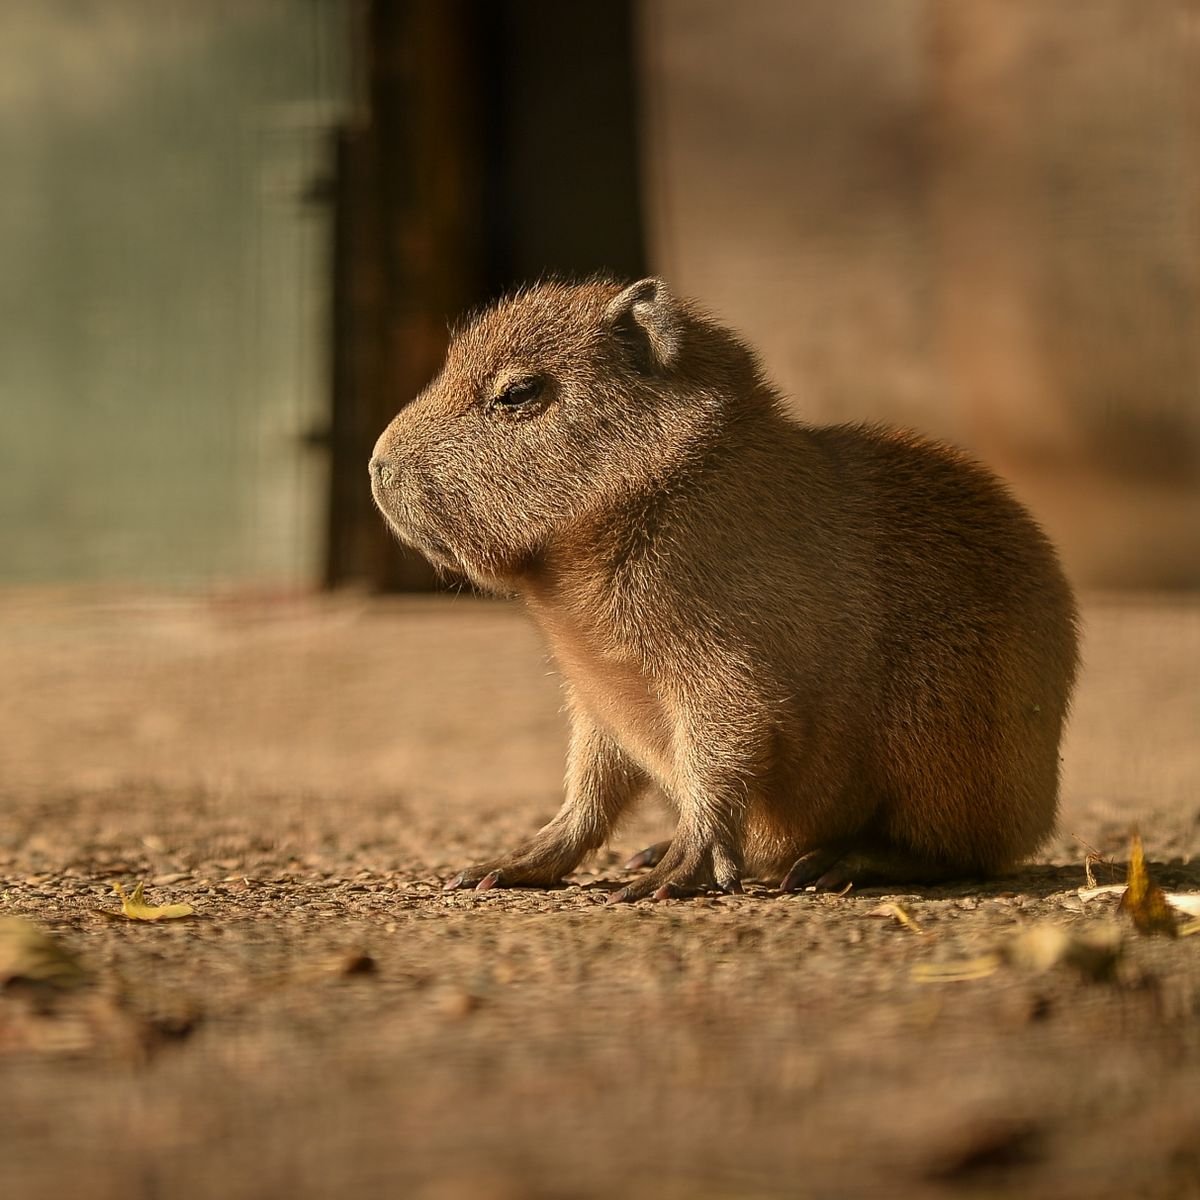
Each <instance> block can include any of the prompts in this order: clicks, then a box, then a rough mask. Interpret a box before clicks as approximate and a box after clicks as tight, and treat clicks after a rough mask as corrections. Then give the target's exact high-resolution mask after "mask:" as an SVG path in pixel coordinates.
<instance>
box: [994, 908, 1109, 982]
mask: <svg viewBox="0 0 1200 1200" xmlns="http://www.w3.org/2000/svg"><path fill="white" fill-rule="evenodd" d="M1001 953H1002V954H1003V956H1004V959H1005V961H1006V962H1008V963H1010V964H1011V965H1012V966H1015V967H1023V968H1025V969H1027V970H1032V971H1048V970H1050V968H1052V967H1057V966H1058V965H1059V964H1060V963H1061V964H1063V965H1065V966H1069V967H1074V968H1075V969H1076V970H1077V971H1078V972H1079V973H1080V974H1081V975H1084V976H1085V977H1087V978H1088V979H1108V978H1109V977H1111V975H1112V973H1113V970H1114V969H1115V968H1116V965H1117V959H1118V958H1120V956H1121V930H1120V928H1119V927H1118V926H1117V925H1114V924H1112V923H1110V922H1105V923H1103V924H1098V925H1094V926H1092V927H1091V928H1090V929H1086V930H1084V931H1082V932H1075V931H1074V930H1071V929H1064V928H1063V927H1062V926H1061V925H1055V924H1052V923H1051V922H1049V921H1045V922H1042V923H1040V924H1037V925H1034V926H1032V927H1031V928H1029V929H1025V930H1022V931H1021V932H1020V933H1018V934H1017V935H1016V936H1015V937H1014V938H1013V939H1012V940H1011V941H1009V942H1008V943H1007V944H1006V945H1005V946H1004V947H1003V948H1002V950H1001Z"/></svg>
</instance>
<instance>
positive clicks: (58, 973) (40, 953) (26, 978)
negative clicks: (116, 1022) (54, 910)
mask: <svg viewBox="0 0 1200 1200" xmlns="http://www.w3.org/2000/svg"><path fill="white" fill-rule="evenodd" d="M17 982H21V983H30V984H37V985H44V986H47V987H52V988H61V989H63V990H64V991H65V990H68V989H70V988H75V987H79V986H80V985H81V984H83V983H86V982H87V972H86V971H85V970H84V968H83V965H82V964H81V963H80V961H79V959H78V958H76V956H75V954H74V953H73V952H72V951H71V950H70V949H68V948H67V947H66V946H64V945H63V944H62V943H61V942H60V941H59V940H58V939H57V938H55V937H53V936H52V935H51V934H49V933H47V932H46V931H45V930H44V929H42V928H40V927H39V926H37V925H35V924H34V923H33V922H32V921H27V920H25V919H24V918H23V917H0V987H7V986H9V985H10V984H12V983H17Z"/></svg>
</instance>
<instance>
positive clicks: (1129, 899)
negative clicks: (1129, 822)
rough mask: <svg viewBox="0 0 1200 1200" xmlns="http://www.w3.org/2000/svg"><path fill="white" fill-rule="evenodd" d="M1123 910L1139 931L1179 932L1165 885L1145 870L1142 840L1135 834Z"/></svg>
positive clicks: (1177, 933)
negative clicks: (1162, 885)
mask: <svg viewBox="0 0 1200 1200" xmlns="http://www.w3.org/2000/svg"><path fill="white" fill-rule="evenodd" d="M1121 909H1122V911H1123V912H1127V913H1128V914H1129V915H1130V917H1131V918H1132V919H1133V923H1134V926H1135V927H1136V928H1137V930H1138V932H1139V933H1146V934H1155V933H1164V934H1166V935H1167V937H1177V936H1178V935H1179V928H1178V926H1177V924H1176V922H1175V914H1174V913H1173V912H1172V911H1171V906H1170V905H1169V904H1168V903H1167V898H1166V896H1164V895H1163V891H1162V888H1160V887H1159V886H1158V884H1156V883H1155V882H1154V881H1153V880H1152V879H1151V878H1150V874H1149V872H1148V871H1147V870H1146V856H1145V853H1144V851H1143V850H1142V839H1141V836H1140V835H1139V834H1136V833H1135V834H1134V835H1133V843H1132V844H1131V846H1130V848H1129V872H1128V875H1127V876H1126V880H1125V894H1124V895H1123V896H1122V897H1121Z"/></svg>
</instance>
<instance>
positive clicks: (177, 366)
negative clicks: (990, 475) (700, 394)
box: [0, 0, 1200, 588]
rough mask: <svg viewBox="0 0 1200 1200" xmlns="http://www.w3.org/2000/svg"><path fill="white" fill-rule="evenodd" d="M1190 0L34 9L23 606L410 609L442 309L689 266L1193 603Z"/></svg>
mask: <svg viewBox="0 0 1200 1200" xmlns="http://www.w3.org/2000/svg"><path fill="white" fill-rule="evenodd" d="M1198 134H1200V5H1198V4H1197V3H1195V0H1088V3H1086V4H1078V3H1074V2H1069V0H1056V2H1051V3H1047V2H1045V0H967V2H964V0H862V2H861V3H855V4H845V3H841V2H839V0H803V2H797V0H751V2H748V3H745V4H739V5H730V4H728V3H723V2H721V0H578V2H576V3H571V4H561V3H559V4H555V3H550V2H549V0H237V2H234V0H227V2H226V0H206V3H204V4H195V3H187V2H184V0H8V3H6V4H5V5H3V6H0V155H2V160H3V164H4V178H5V186H4V188H3V190H2V191H0V263H3V271H2V273H0V317H2V319H0V582H31V581H64V580H103V581H116V582H128V583H142V584H155V585H160V584H171V585H185V586H188V585H197V584H199V585H205V586H208V585H213V584H227V583H239V584H256V585H257V584H264V583H267V584H273V585H277V584H284V585H289V586H310V585H313V584H318V583H322V582H324V583H330V584H345V583H360V584H365V585H368V586H372V587H386V588H422V587H427V586H430V584H431V579H430V576H429V574H428V572H427V571H426V570H425V568H424V567H423V565H422V564H421V563H420V562H419V561H418V560H415V559H413V558H412V557H411V556H407V555H405V554H404V553H402V552H401V551H400V550H399V549H398V548H397V547H395V545H394V544H393V543H391V542H390V540H389V539H388V537H387V534H386V533H385V531H384V530H383V527H382V522H380V521H379V520H378V518H377V517H376V516H375V514H374V513H373V512H372V511H371V506H370V499H369V495H368V493H367V488H366V473H365V469H364V464H365V461H366V457H367V454H368V452H369V449H370V446H371V444H372V442H373V441H374V438H375V435H376V434H377V433H378V431H379V429H380V428H382V425H383V424H384V423H385V422H386V420H387V419H388V418H389V417H390V415H391V413H393V412H394V411H395V409H396V408H397V407H399V405H400V404H401V403H403V402H404V400H405V399H407V398H409V397H410V396H411V395H412V394H414V393H415V391H416V390H418V389H419V388H420V386H421V385H422V384H423V383H424V382H425V380H427V379H428V378H429V377H430V375H431V374H432V373H433V372H434V371H435V370H436V368H437V364H438V361H439V359H440V356H441V354H442V352H443V349H444V344H445V338H446V325H447V322H448V320H450V319H451V318H453V317H454V316H456V315H458V314H460V313H461V312H462V311H463V310H464V309H466V308H469V307H471V306H473V305H475V304H478V303H480V302H483V301H485V300H486V299H488V298H490V297H492V296H494V295H496V294H498V293H499V292H501V291H503V290H504V289H505V288H507V287H510V286H512V285H513V284H514V283H517V282H520V281H521V280H524V279H528V278H531V277H535V276H537V275H539V274H543V273H546V272H548V271H556V272H561V273H588V272H592V271H596V270H608V271H611V272H613V273H616V274H618V275H622V276H630V275H636V274H637V273H639V272H642V271H644V270H654V271H659V272H662V273H664V274H666V275H667V276H668V277H670V278H671V279H672V280H673V282H674V283H675V285H676V287H677V289H678V290H680V291H681V292H684V293H690V294H693V295H695V296H697V297H699V298H700V299H702V301H703V302H704V303H706V304H707V305H708V306H709V307H711V308H712V309H713V310H714V311H716V312H718V313H719V314H721V315H722V316H724V317H725V318H726V319H727V320H728V321H729V322H730V323H732V324H734V325H735V326H737V327H738V328H739V329H740V330H741V331H742V332H743V333H744V334H745V335H746V336H747V337H748V338H749V339H750V340H751V341H753V342H754V343H756V344H757V345H758V347H759V348H760V350H761V351H762V354H763V358H764V361H765V363H766V365H767V368H768V370H769V372H770V373H771V374H772V376H773V377H774V378H775V379H776V380H777V381H778V382H779V384H780V385H781V386H782V387H783V389H784V390H785V391H786V393H787V394H788V396H789V398H790V401H791V403H792V404H793V405H794V407H795V409H796V411H797V412H798V413H799V414H801V415H804V416H807V417H809V418H811V419H813V420H819V421H834V420H850V419H871V420H876V419H878V420H886V421H892V422H896V423H901V424H906V425H913V426H916V427H919V428H922V429H925V430H928V431H930V432H933V433H935V434H939V435H942V436H945V437H948V438H950V439H951V440H953V441H956V442H958V443H960V444H962V445H965V446H967V447H969V448H970V449H972V450H973V451H974V452H975V453H977V454H978V455H979V456H980V457H982V458H983V459H984V460H986V461H987V462H989V463H991V464H992V465H993V466H994V467H995V468H996V469H997V470H999V471H1000V472H1001V473H1002V474H1004V475H1005V476H1006V477H1007V478H1009V479H1010V480H1011V482H1012V483H1013V485H1014V487H1015V488H1016V489H1017V491H1018V493H1019V494H1020V495H1022V496H1023V497H1024V498H1025V499H1026V500H1027V501H1028V502H1029V503H1030V504H1031V505H1032V506H1033V507H1034V509H1035V511H1036V512H1037V514H1038V515H1039V517H1040V518H1041V519H1042V520H1043V522H1044V524H1045V525H1046V526H1047V527H1048V529H1049V530H1050V531H1051V533H1052V534H1053V535H1054V536H1055V537H1056V538H1057V540H1058V541H1059V543H1060V544H1061V546H1062V548H1063V552H1064V556H1065V558H1066V560H1067V563H1068V566H1069V568H1070V569H1071V571H1072V573H1073V575H1074V576H1075V578H1076V579H1077V580H1078V581H1079V582H1080V583H1083V584H1090V585H1101V586H1124V587H1195V586H1196V585H1197V584H1200V188H1198V185H1200V138H1198Z"/></svg>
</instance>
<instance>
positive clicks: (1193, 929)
mask: <svg viewBox="0 0 1200 1200" xmlns="http://www.w3.org/2000/svg"><path fill="white" fill-rule="evenodd" d="M1193 933H1200V921H1189V922H1188V923H1187V924H1186V925H1184V926H1182V927H1181V928H1180V930H1179V936H1180V937H1191V936H1192V934H1193Z"/></svg>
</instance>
